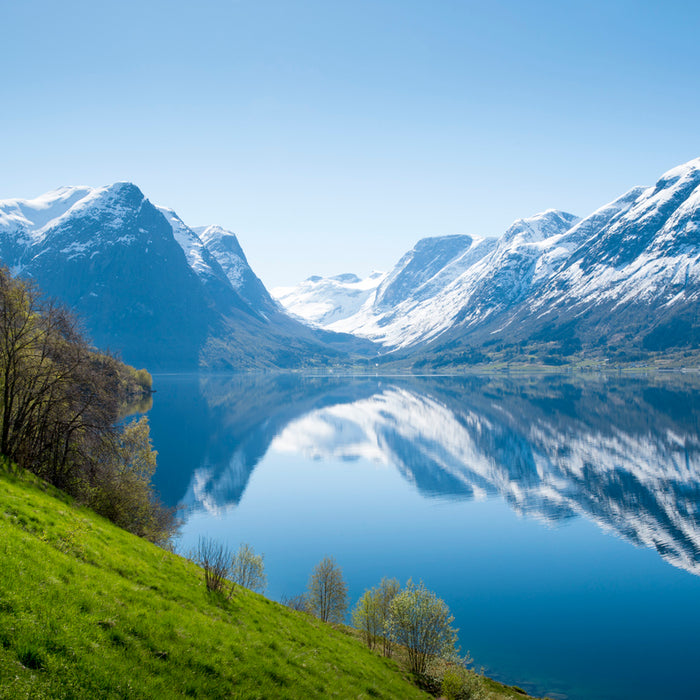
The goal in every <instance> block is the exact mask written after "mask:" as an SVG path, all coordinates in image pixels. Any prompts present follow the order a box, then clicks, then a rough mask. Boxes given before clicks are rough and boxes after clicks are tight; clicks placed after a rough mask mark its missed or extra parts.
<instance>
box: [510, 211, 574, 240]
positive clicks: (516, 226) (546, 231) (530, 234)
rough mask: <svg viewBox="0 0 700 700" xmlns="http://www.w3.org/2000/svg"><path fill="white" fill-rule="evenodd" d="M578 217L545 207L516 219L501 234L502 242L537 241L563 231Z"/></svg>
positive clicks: (572, 224)
mask: <svg viewBox="0 0 700 700" xmlns="http://www.w3.org/2000/svg"><path fill="white" fill-rule="evenodd" d="M579 220H580V219H579V217H578V216H575V215H574V214H570V213H569V212H566V211H562V210H560V209H546V210H545V211H542V212H539V213H538V214H534V215H533V216H529V217H527V218H524V219H516V220H515V221H514V222H513V223H512V224H511V225H510V227H509V228H508V230H507V231H506V232H505V233H504V234H503V236H502V238H501V241H502V243H508V244H512V243H516V244H519V243H537V242H539V241H543V240H545V239H547V238H551V237H552V236H556V235H558V234H561V233H564V232H565V231H568V230H569V229H570V228H571V227H572V226H574V225H575V224H576V223H577V222H578V221H579Z"/></svg>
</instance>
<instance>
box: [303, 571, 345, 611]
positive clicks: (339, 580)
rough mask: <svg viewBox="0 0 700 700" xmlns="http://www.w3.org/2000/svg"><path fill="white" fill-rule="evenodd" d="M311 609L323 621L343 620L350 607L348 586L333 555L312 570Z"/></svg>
mask: <svg viewBox="0 0 700 700" xmlns="http://www.w3.org/2000/svg"><path fill="white" fill-rule="evenodd" d="M307 601H308V605H309V611H310V612H311V613H313V614H314V615H315V616H316V617H318V618H320V619H321V620H323V622H342V621H343V619H344V618H345V611H346V610H347V609H348V586H347V584H346V583H345V581H344V580H343V572H342V571H341V569H340V567H339V566H338V565H337V564H336V562H335V559H334V558H333V557H324V559H322V560H321V562H319V563H318V564H317V565H316V566H315V568H314V570H313V571H312V572H311V577H310V578H309V586H308V593H307Z"/></svg>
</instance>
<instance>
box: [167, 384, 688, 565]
mask: <svg viewBox="0 0 700 700" xmlns="http://www.w3.org/2000/svg"><path fill="white" fill-rule="evenodd" d="M182 381H183V383H182V384H181V385H180V387H179V391H180V398H179V401H181V402H182V401H184V402H185V404H186V406H187V408H185V409H176V408H173V410H174V411H176V410H181V411H183V415H182V416H180V418H186V420H187V425H188V430H187V438H186V440H185V438H184V435H185V431H184V430H183V427H184V424H183V423H180V424H178V423H177V420H175V418H174V416H170V419H167V418H164V414H158V415H159V420H161V421H165V422H164V423H163V425H157V424H156V423H154V425H153V430H154V436H155V433H156V432H158V431H159V430H163V431H165V430H167V431H168V437H167V440H164V439H157V440H156V444H157V445H161V444H167V445H168V448H167V449H171V450H173V451H175V452H178V454H180V453H181V452H182V451H183V450H184V451H185V452H186V453H187V454H188V455H190V459H191V461H190V464H196V465H197V466H196V468H195V469H194V471H191V470H186V471H183V472H181V473H180V474H179V475H178V474H177V473H173V472H172V471H171V472H169V474H168V475H167V476H168V478H167V484H162V485H161V490H164V491H167V490H169V491H170V493H169V494H168V495H169V497H170V498H171V499H172V498H173V496H174V495H175V494H176V493H177V494H178V496H177V498H178V499H179V500H180V501H181V502H182V503H184V504H185V505H186V506H187V507H188V508H190V509H193V510H200V509H206V510H209V511H220V510H223V509H226V508H229V507H231V506H233V505H235V504H237V503H238V502H239V501H240V500H241V498H242V497H243V494H244V491H245V488H246V485H247V483H248V480H249V478H250V475H251V473H252V472H253V470H254V469H255V466H256V465H257V464H258V462H259V461H260V460H261V458H262V457H263V456H264V455H265V454H266V452H267V451H268V450H270V449H271V448H272V449H275V450H278V451H287V452H295V453H302V454H304V455H306V456H308V457H311V458H315V459H326V458H334V459H347V460H352V459H357V458H364V459H371V460H374V461H377V462H382V463H385V464H389V465H393V466H394V467H396V468H397V469H398V470H399V471H400V473H401V474H402V475H403V477H404V478H405V479H407V480H408V481H410V482H411V483H412V484H414V485H415V487H416V488H417V489H418V490H419V491H420V493H422V494H423V495H424V496H426V497H429V498H435V497H438V498H450V499H455V498H457V499H470V498H484V497H488V496H494V495H499V496H501V497H503V498H504V499H505V500H506V501H507V502H508V503H509V504H510V505H511V507H512V508H514V509H515V510H516V511H518V512H519V513H523V514H525V515H527V516H528V517H537V518H540V519H544V520H546V521H550V522H556V521H561V520H563V519H567V518H572V517H574V516H577V515H583V516H585V517H586V518H588V519H590V520H593V521H595V522H596V523H597V524H598V525H600V526H601V527H602V528H605V529H607V530H611V531H613V532H614V533H616V534H617V535H619V536H621V537H624V538H626V539H627V540H630V541H632V542H634V543H636V544H639V545H644V546H648V547H653V548H655V549H656V550H657V551H658V552H659V554H660V555H661V556H662V557H663V558H664V559H665V560H666V561H668V562H670V563H672V564H673V565H675V566H678V567H681V568H683V569H686V570H688V571H690V572H692V573H694V574H696V575H697V574H700V438H699V435H700V432H699V430H698V428H699V426H700V391H699V389H700V385H698V382H697V381H696V380H695V379H693V378H688V377H684V376H679V375H674V376H672V377H666V378H664V377H656V378H652V379H641V378H634V379H623V378H619V377H609V376H584V377H579V378H576V377H567V378H561V377H539V378H528V379H513V378H507V377H497V378H488V377H470V378H460V379H454V378H437V379H428V378H417V377H414V378H397V379H393V378H392V379H387V378H371V377H369V378H342V377H334V378H328V377H298V376H292V375H255V376H246V375H241V376H233V377H232V376H228V377H216V376H207V377H200V378H196V379H193V380H191V381H190V383H189V384H187V383H186V382H185V381H184V380H182ZM168 391H170V389H169V388H168ZM187 391H190V392H191V394H192V395H191V397H190V398H189V400H188V399H187V397H183V396H182V394H183V393H184V394H186V393H187ZM158 399H159V397H158V395H157V396H156V403H158ZM175 403H177V402H175ZM155 420H156V412H154V421H155ZM173 420H175V423H173ZM165 423H167V427H166V425H165ZM185 441H186V443H187V444H185ZM172 461H173V460H170V459H169V460H167V462H168V464H170V463H171V462H172ZM161 463H162V462H161ZM164 487H165V488H164ZM183 494H184V496H183Z"/></svg>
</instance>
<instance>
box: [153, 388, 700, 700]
mask: <svg viewBox="0 0 700 700" xmlns="http://www.w3.org/2000/svg"><path fill="white" fill-rule="evenodd" d="M154 387H155V388H156V390H157V393H156V394H155V397H154V402H153V408H152V409H151V411H150V412H149V418H150V421H151V434H152V438H153V442H154V446H155V448H156V449H157V450H158V452H159V458H158V464H159V466H158V471H157V473H156V478H155V481H156V485H157V487H158V489H159V491H160V493H161V495H162V497H163V500H164V501H166V502H167V503H170V504H173V505H174V504H180V505H182V506H183V507H184V511H183V513H184V516H185V519H186V520H185V524H184V526H183V529H182V536H181V539H180V542H179V547H180V549H181V551H185V552H186V551H188V550H190V549H192V548H194V547H195V546H196V543H197V540H198V538H199V536H200V535H206V536H210V537H215V538H217V539H220V540H221V541H223V542H225V543H226V544H228V545H229V546H230V547H231V548H234V549H235V548H237V547H238V545H239V544H240V543H241V542H248V543H250V544H251V545H252V546H253V548H254V549H255V550H256V552H261V553H264V555H265V564H266V571H267V575H268V588H267V591H266V593H267V595H268V596H269V597H271V598H274V599H280V598H281V597H282V596H284V595H294V594H297V593H301V592H303V590H304V589H305V588H306V583H307V580H308V576H309V573H310V571H311V569H312V568H313V567H314V566H315V564H317V563H318V562H319V561H320V560H321V559H322V558H323V557H324V556H325V555H332V556H334V557H335V559H336V560H337V562H338V564H339V565H340V566H341V567H342V569H343V574H344V576H345V578H346V580H347V582H348V584H349V591H350V599H351V605H354V604H355V602H356V601H357V599H358V598H359V597H360V595H361V594H362V592H363V591H364V590H365V589H366V588H369V587H371V586H374V585H376V584H377V583H379V581H380V579H381V578H382V577H383V576H388V577H396V578H398V579H399V580H400V581H401V582H402V583H405V581H406V580H407V579H408V578H409V577H412V578H413V579H414V580H423V581H424V582H425V584H426V586H427V587H428V588H430V589H431V590H433V591H435V592H436V593H437V594H438V595H439V596H440V597H441V598H443V599H444V600H445V601H446V602H447V604H448V605H449V607H450V609H451V611H452V613H453V614H454V616H455V625H456V626H457V627H459V629H460V633H459V638H460V645H461V648H462V651H463V652H464V653H466V651H467V650H469V651H470V652H471V655H472V656H473V658H474V660H475V661H476V664H477V666H483V667H484V668H485V670H486V672H487V673H488V674H489V675H491V676H493V677H495V678H497V679H499V680H501V681H504V682H506V683H512V684H517V685H519V686H521V687H523V688H525V689H526V690H528V691H529V692H531V693H533V694H536V695H545V694H547V695H549V696H550V697H551V698H557V699H559V698H562V699H563V698H569V699H571V700H584V699H586V700H589V699H594V698H595V699H596V700H626V699H628V698H631V697H634V698H636V699H637V700H646V699H649V700H651V699H652V698H653V699H654V700H658V699H659V698H670V697H677V698H691V697H698V692H700V691H699V690H698V689H699V688H700V663H699V661H698V652H699V650H700V644H699V642H700V382H699V381H698V380H697V379H695V378H693V377H689V376H687V375H680V374H675V375H666V376H656V377H653V378H650V379H645V378H640V377H631V378H623V377H617V376H614V377H613V376H604V375H590V376H583V377H578V378H576V377H530V378H520V379H518V378H513V377H508V376H498V377H468V378H445V377H439V378H421V377H403V378H387V377H355V378H353V377H299V376H293V375H248V376H246V375H235V376H156V377H155V378H154Z"/></svg>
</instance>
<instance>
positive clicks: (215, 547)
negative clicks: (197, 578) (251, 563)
mask: <svg viewBox="0 0 700 700" xmlns="http://www.w3.org/2000/svg"><path fill="white" fill-rule="evenodd" d="M230 560H231V557H230V555H229V552H228V550H227V549H226V547H224V545H222V544H221V543H220V542H217V541H216V540H213V539H211V538H209V537H200V538H199V541H198V543H197V551H196V554H195V561H196V563H197V564H199V565H200V566H201V567H202V568H203V569H204V583H205V585H206V587H207V590H208V591H213V592H218V591H223V589H224V584H225V582H226V577H227V576H228V573H229V562H230Z"/></svg>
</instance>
